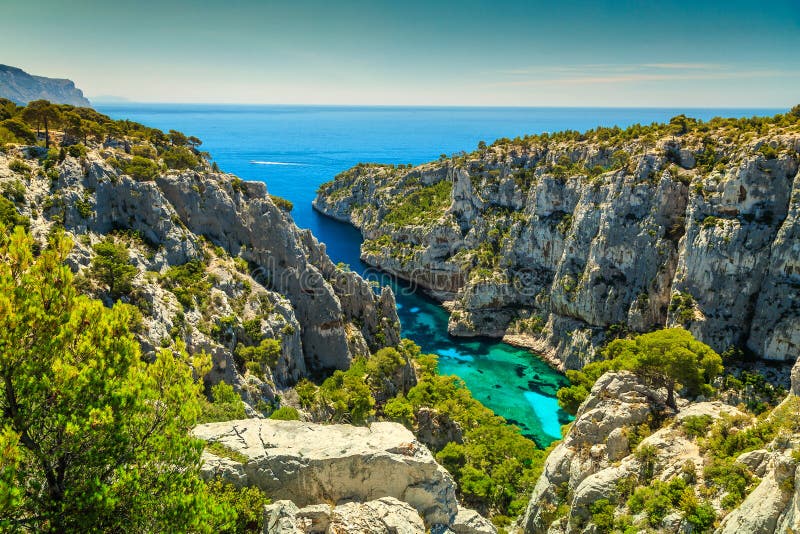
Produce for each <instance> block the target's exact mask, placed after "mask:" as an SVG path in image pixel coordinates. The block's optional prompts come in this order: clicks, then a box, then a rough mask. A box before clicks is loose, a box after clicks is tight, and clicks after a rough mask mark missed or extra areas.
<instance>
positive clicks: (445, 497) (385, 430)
mask: <svg viewBox="0 0 800 534" xmlns="http://www.w3.org/2000/svg"><path fill="white" fill-rule="evenodd" d="M193 433H194V434H195V435H196V436H197V437H199V438H201V439H203V440H205V441H207V442H209V443H217V444H219V445H220V446H222V447H224V448H225V449H227V450H230V451H232V454H231V455H230V456H231V458H226V457H220V456H216V455H213V454H210V453H208V452H206V453H205V455H204V462H205V465H204V467H203V473H204V474H205V476H208V477H213V476H221V477H222V478H223V479H224V480H227V481H230V482H232V483H234V484H237V485H239V486H257V487H258V488H260V489H261V490H262V491H264V492H265V493H266V494H267V495H269V496H274V497H276V498H282V499H287V500H290V501H292V502H293V503H294V504H296V505H297V506H301V507H302V506H308V505H314V504H319V503H326V502H334V503H337V504H338V503H345V502H350V501H355V502H360V503H366V502H368V501H374V500H376V499H380V498H383V497H394V498H396V499H399V500H401V501H403V502H405V503H408V504H409V505H411V506H412V507H413V508H414V509H415V510H416V511H417V512H418V513H419V514H420V515H421V516H422V517H423V518H424V519H425V522H426V523H427V524H428V525H436V524H440V525H450V524H451V523H452V522H453V520H454V519H455V517H456V514H457V512H458V505H457V503H456V497H455V484H454V482H453V479H452V478H451V477H450V475H449V473H447V471H445V469H444V468H442V467H441V466H439V465H438V464H437V463H436V462H435V460H434V459H433V456H432V455H431V453H430V452H429V451H428V449H426V448H425V446H424V445H422V444H420V443H419V442H418V441H417V440H416V439H415V438H414V436H413V434H411V432H409V431H408V430H407V429H406V428H405V427H403V426H402V425H399V424H397V423H388V422H382V423H373V424H372V425H371V426H369V427H356V426H351V425H316V424H312V423H301V422H299V421H272V420H255V419H248V420H241V421H229V422H225V423H210V424H205V425H199V426H197V427H196V428H195V429H194V430H193Z"/></svg>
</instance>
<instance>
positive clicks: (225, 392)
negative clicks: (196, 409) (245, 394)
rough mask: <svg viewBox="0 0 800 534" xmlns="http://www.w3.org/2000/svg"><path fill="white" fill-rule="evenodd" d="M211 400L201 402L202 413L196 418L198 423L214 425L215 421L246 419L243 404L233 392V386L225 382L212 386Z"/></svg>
mask: <svg viewBox="0 0 800 534" xmlns="http://www.w3.org/2000/svg"><path fill="white" fill-rule="evenodd" d="M211 398H212V401H211V402H209V401H208V400H206V399H203V400H202V411H201V413H200V415H199V416H198V421H197V422H198V423H216V422H217V421H233V420H236V419H246V418H247V412H245V409H244V402H243V401H242V399H241V397H239V395H238V394H237V393H236V392H235V391H234V390H233V386H231V385H229V384H226V383H225V382H220V383H219V384H217V385H215V386H212V387H211Z"/></svg>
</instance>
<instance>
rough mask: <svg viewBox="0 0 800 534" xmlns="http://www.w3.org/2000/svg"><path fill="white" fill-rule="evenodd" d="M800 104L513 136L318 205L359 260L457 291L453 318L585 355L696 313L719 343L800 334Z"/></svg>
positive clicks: (325, 191)
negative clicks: (737, 114) (350, 233)
mask: <svg viewBox="0 0 800 534" xmlns="http://www.w3.org/2000/svg"><path fill="white" fill-rule="evenodd" d="M799 151H800V110H798V109H797V108H795V110H793V111H792V112H791V113H789V114H786V115H781V116H777V117H774V118H764V119H760V118H754V119H742V120H735V119H715V120H713V121H711V122H709V123H701V122H697V121H693V120H692V119H687V118H686V117H682V116H681V117H676V118H675V119H673V121H672V122H671V123H670V124H667V125H652V126H648V127H641V126H638V125H637V126H635V127H631V128H629V129H627V130H620V129H618V128H599V129H597V130H593V131H590V132H586V133H584V134H579V133H577V132H562V133H559V134H552V135H547V134H543V135H541V136H531V137H525V138H523V139H519V138H518V139H515V140H509V139H501V140H498V141H496V142H495V143H493V144H492V145H491V146H488V147H487V146H485V145H481V147H480V148H479V149H478V150H477V151H475V152H472V153H469V154H467V153H462V154H459V155H455V156H453V157H451V158H442V159H440V160H439V161H436V162H432V163H427V164H423V165H420V166H417V167H414V168H411V167H410V166H408V167H406V166H403V165H401V166H397V167H395V166H391V165H389V166H386V165H367V164H362V165H358V166H356V167H355V168H352V169H350V170H348V171H346V172H344V173H342V174H341V175H339V176H337V177H336V179H335V180H334V181H333V182H330V183H328V184H325V185H323V186H322V187H321V188H320V190H319V192H318V196H317V198H316V200H315V202H314V206H315V208H316V209H317V210H319V211H320V212H322V213H324V214H326V215H329V216H331V217H334V218H336V219H339V220H342V221H347V222H350V223H352V224H353V225H355V226H356V227H358V228H359V229H360V230H361V232H362V233H363V235H364V238H365V242H364V244H363V247H362V259H363V260H364V261H366V262H367V263H369V264H370V265H373V266H376V267H379V268H381V269H384V270H386V271H389V272H391V273H394V274H396V275H398V276H399V277H401V278H405V279H408V280H413V282H414V283H415V284H418V285H420V286H422V287H423V288H427V289H428V290H429V292H430V293H431V294H432V295H434V296H435V297H437V298H438V299H440V300H441V301H444V302H445V304H446V305H447V307H448V309H450V310H451V311H452V313H451V315H450V322H449V327H448V329H449V331H450V333H451V334H454V335H460V336H476V335H488V336H493V337H503V336H505V337H506V339H507V340H509V341H511V342H515V343H517V344H522V345H525V346H528V347H530V348H533V349H535V350H537V351H538V352H540V353H542V354H544V355H545V356H547V357H550V358H551V359H552V360H554V361H555V362H556V363H557V364H558V365H559V366H560V367H562V368H580V367H581V366H583V365H584V364H585V363H586V362H587V361H590V360H591V359H592V358H593V356H594V351H595V348H596V347H597V346H599V345H600V344H602V343H603V342H604V341H605V340H607V339H609V338H612V337H614V336H615V335H618V334H620V333H624V332H626V331H628V332H645V331H650V330H653V329H657V328H662V327H665V326H676V325H683V326H685V327H686V328H688V329H689V330H690V331H691V332H692V333H693V334H694V335H695V336H696V337H697V338H698V339H700V340H702V341H704V342H706V343H708V344H709V345H711V346H712V347H713V348H714V349H716V350H717V351H720V352H722V351H726V350H728V349H730V348H734V349H739V350H745V351H750V352H752V353H754V354H755V355H757V356H758V357H760V358H764V359H770V360H794V359H795V358H796V357H797V354H798V348H800V263H799V262H800V248H798V243H799V242H800V241H798V235H800V219H799V218H798V216H799V215H800V175H798V161H799V160H800V155H799V154H798V152H799Z"/></svg>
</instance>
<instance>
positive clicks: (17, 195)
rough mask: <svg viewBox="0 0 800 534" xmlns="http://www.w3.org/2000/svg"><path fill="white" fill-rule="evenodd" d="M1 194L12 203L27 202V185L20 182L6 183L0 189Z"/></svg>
mask: <svg viewBox="0 0 800 534" xmlns="http://www.w3.org/2000/svg"><path fill="white" fill-rule="evenodd" d="M0 192H1V193H2V195H3V196H4V197H6V198H7V199H8V200H10V201H12V202H24V201H25V185H24V184H23V183H22V182H20V181H19V180H12V181H10V182H4V183H3V184H2V187H0Z"/></svg>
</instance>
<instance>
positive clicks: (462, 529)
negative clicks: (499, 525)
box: [450, 506, 497, 534]
mask: <svg viewBox="0 0 800 534" xmlns="http://www.w3.org/2000/svg"><path fill="white" fill-rule="evenodd" d="M450 530H452V531H453V532H455V534H497V529H496V528H494V525H493V524H492V522H491V521H489V520H488V519H486V518H485V517H483V516H482V515H480V514H479V513H478V512H476V511H475V510H470V509H469V508H461V507H460V506H459V507H458V514H457V515H456V519H455V521H453V524H452V525H451V526H450Z"/></svg>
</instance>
